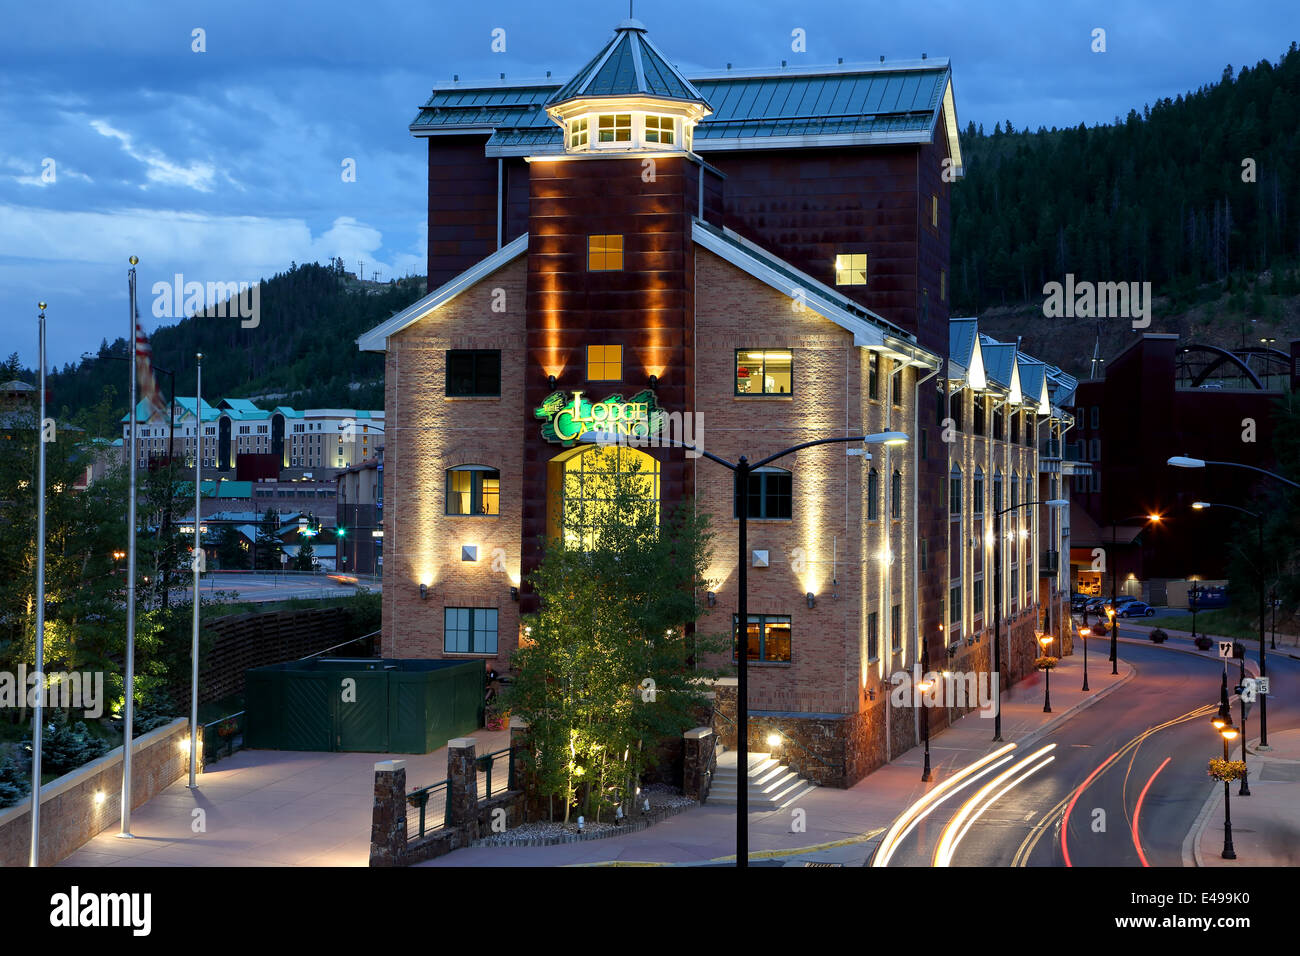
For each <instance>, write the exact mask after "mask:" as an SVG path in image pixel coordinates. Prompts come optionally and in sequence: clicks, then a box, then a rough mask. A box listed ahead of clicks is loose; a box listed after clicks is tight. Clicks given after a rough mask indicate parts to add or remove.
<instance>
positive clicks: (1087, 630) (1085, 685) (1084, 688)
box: [1079, 627, 1092, 692]
mask: <svg viewBox="0 0 1300 956" xmlns="http://www.w3.org/2000/svg"><path fill="white" fill-rule="evenodd" d="M1091 633H1092V629H1091V628H1088V627H1081V628H1079V636H1080V637H1081V638H1083V686H1082V687H1081V688H1079V689H1080V690H1082V691H1084V692H1086V691H1087V690H1088V635H1089V634H1091Z"/></svg>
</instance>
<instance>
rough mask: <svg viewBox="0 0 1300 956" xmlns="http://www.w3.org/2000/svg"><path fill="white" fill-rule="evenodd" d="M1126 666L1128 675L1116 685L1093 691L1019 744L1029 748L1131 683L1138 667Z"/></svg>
mask: <svg viewBox="0 0 1300 956" xmlns="http://www.w3.org/2000/svg"><path fill="white" fill-rule="evenodd" d="M1124 664H1125V666H1127V667H1128V673H1127V674H1125V675H1124V676H1123V677H1121V678H1120V679H1119V680H1117V681H1115V683H1113V684H1110V685H1108V686H1107V687H1104V688H1103V689H1101V690H1098V691H1092V692H1091V693H1090V696H1088V697H1085V698H1084V699H1083V700H1081V701H1079V702H1078V703H1077V704H1075V705H1074V706H1073V707H1071V708H1070V709H1069V710H1067V711H1065V712H1064V713H1063V714H1061V715H1060V716H1059V717H1054V718H1053V719H1051V720H1049V721H1048V722H1047V723H1045V724H1043V725H1042V726H1041V727H1039V728H1038V729H1036V730H1034V731H1033V732H1032V733H1030V734H1028V735H1027V736H1026V737H1025V738H1024V739H1023V740H1020V741H1017V743H1018V744H1019V745H1020V746H1022V747H1027V746H1029V744H1030V742H1031V741H1035V740H1037V739H1038V738H1039V737H1042V736H1044V735H1045V734H1047V732H1048V731H1050V730H1053V729H1054V728H1056V727H1057V725H1059V724H1063V723H1065V722H1066V721H1067V720H1069V719H1070V718H1071V717H1073V716H1074V715H1075V714H1076V713H1078V712H1079V711H1081V710H1085V709H1087V708H1089V707H1091V706H1092V705H1093V704H1095V703H1097V701H1099V700H1101V699H1102V698H1103V697H1106V696H1107V695H1108V694H1110V693H1111V692H1112V691H1114V690H1116V689H1118V688H1120V687H1122V686H1124V685H1125V684H1127V683H1128V682H1129V681H1131V680H1132V679H1133V678H1134V677H1136V676H1137V666H1136V665H1135V664H1133V662H1132V661H1125V662H1124ZM1108 676H1109V675H1108Z"/></svg>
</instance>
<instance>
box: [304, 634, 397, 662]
mask: <svg viewBox="0 0 1300 956" xmlns="http://www.w3.org/2000/svg"><path fill="white" fill-rule="evenodd" d="M379 633H381V632H380V631H371V632H370V633H369V634H362V635H361V636H360V637H354V638H352V640H350V641H344V642H343V643H342V644H335V645H334V646H333V647H327V648H325V649H324V650H323V651H316V652H315V653H314V654H308V655H307V656H306V657H300V658H298V660H300V661H306V660H310V659H311V658H313V657H319V656H320V655H321V654H328V653H329V652H330V651H333V650H337V649H338V648H340V647H347V646H348V645H349V644H355V643H356V642H357V641H364V640H365V639H366V638H369V637H374V636H375V635H376V634H379Z"/></svg>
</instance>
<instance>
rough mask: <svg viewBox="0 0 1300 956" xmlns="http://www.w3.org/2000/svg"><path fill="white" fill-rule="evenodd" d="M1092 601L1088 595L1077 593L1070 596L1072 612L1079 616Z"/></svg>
mask: <svg viewBox="0 0 1300 956" xmlns="http://www.w3.org/2000/svg"><path fill="white" fill-rule="evenodd" d="M1091 600H1092V598H1090V597H1089V596H1088V595H1086V594H1080V593H1079V592H1078V591H1075V592H1074V593H1073V594H1071V595H1070V610H1071V611H1073V612H1074V613H1075V614H1078V613H1079V612H1080V611H1082V610H1083V608H1084V605H1086V604H1087V603H1088V602H1089V601H1091Z"/></svg>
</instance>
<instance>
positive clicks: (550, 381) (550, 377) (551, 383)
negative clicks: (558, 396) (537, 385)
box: [546, 375, 555, 389]
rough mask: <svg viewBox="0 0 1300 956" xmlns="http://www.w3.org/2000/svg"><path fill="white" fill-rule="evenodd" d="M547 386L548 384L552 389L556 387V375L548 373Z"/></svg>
mask: <svg viewBox="0 0 1300 956" xmlns="http://www.w3.org/2000/svg"><path fill="white" fill-rule="evenodd" d="M546 386H547V388H552V389H553V388H555V376H554V375H548V376H546Z"/></svg>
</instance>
